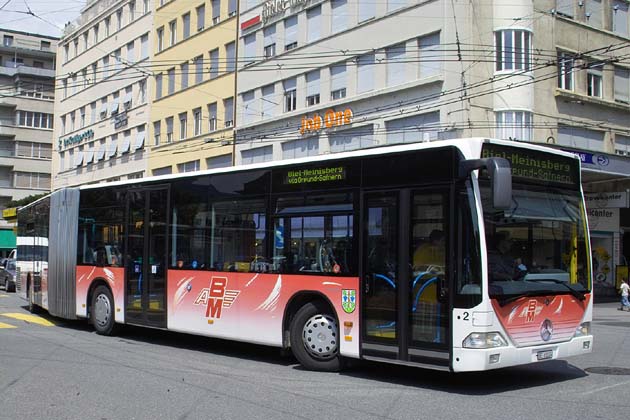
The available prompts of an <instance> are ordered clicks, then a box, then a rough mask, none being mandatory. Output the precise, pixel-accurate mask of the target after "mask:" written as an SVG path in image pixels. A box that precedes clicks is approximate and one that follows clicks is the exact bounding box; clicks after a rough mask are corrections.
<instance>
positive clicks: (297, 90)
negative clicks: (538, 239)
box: [235, 0, 630, 292]
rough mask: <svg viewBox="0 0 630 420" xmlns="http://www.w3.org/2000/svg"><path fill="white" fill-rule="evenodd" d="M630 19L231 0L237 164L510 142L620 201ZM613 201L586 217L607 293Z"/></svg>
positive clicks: (627, 169) (605, 13)
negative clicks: (536, 150) (571, 162)
mask: <svg viewBox="0 0 630 420" xmlns="http://www.w3.org/2000/svg"><path fill="white" fill-rule="evenodd" d="M629 25H630V21H629V15H628V4H627V2H625V1H622V0H580V1H578V0H556V1H539V0H536V1H534V2H529V1H520V0H517V1H514V0H510V1H507V0H493V1H491V2H484V3H474V4H469V3H461V2H455V3H453V2H450V1H446V0H435V1H421V0H386V1H382V2H374V1H370V0H351V1H350V0H324V1H321V0H306V1H305V0H295V1H290V2H282V1H276V0H269V1H265V2H257V1H255V0H243V1H242V3H241V8H240V25H239V39H238V42H239V47H238V50H239V54H238V57H239V65H238V84H237V105H236V120H237V122H238V125H237V131H236V145H235V161H236V163H237V164H242V163H254V162H264V161H270V160H278V159H286V158H292V157H305V156H313V155H318V154H324V153H335V152H339V151H344V150H352V149H359V148H366V147H373V146H379V145H384V144H393V143H405V142H418V141H432V140H436V139H445V138H459V137H469V136H487V137H498V138H506V139H507V138H511V139H515V140H521V141H532V142H541V143H545V144H549V145H551V146H554V147H559V148H562V149H565V150H569V151H573V152H574V153H577V154H578V155H580V157H581V158H582V161H583V163H584V171H583V174H582V177H583V181H584V188H585V190H586V191H588V192H593V193H594V194H603V193H606V192H608V193H617V192H623V193H624V194H625V192H626V190H627V189H628V188H630V180H629V179H628V174H630V159H628V157H627V156H628V155H630V153H629V152H630V150H629V149H628V148H629V147H630V137H628V136H629V134H630V105H629V104H630V100H629V99H628V98H630V91H629V89H630V60H629V59H628V54H630V43H629V42H628V41H629V38H628V34H629V33H630V29H629ZM595 201H596V202H598V203H601V202H603V201H602V200H595ZM619 202H620V201H617V204H615V205H619V204H618V203H619ZM625 203H626V204H625V208H621V209H620V208H617V209H616V210H613V211H612V212H591V216H592V218H593V220H592V221H591V224H592V225H593V224H596V225H598V226H599V227H600V229H604V230H598V231H593V238H594V245H595V247H596V248H597V249H599V250H600V251H601V252H600V253H601V254H602V258H601V259H600V260H601V262H602V264H601V265H600V266H599V268H600V270H599V271H598V272H596V279H597V281H596V285H597V288H598V289H601V288H603V289H605V290H607V291H608V292H610V291H611V290H614V289H613V287H614V284H615V282H616V278H615V275H614V271H615V266H616V265H618V264H621V263H623V254H624V253H625V254H626V255H627V256H628V257H630V236H628V234H626V233H625V232H626V230H627V231H629V232H630V213H629V212H628V209H627V199H626V202H625ZM600 213H603V214H605V215H608V214H611V213H612V214H614V215H615V216H613V218H612V219H613V220H605V221H601V223H594V222H595V221H596V220H595V219H596V218H597V214H600ZM622 242H623V244H626V243H627V247H623V246H619V245H620V243H622ZM604 262H605V263H606V264H604ZM604 266H606V269H605V270H604V269H603V268H604Z"/></svg>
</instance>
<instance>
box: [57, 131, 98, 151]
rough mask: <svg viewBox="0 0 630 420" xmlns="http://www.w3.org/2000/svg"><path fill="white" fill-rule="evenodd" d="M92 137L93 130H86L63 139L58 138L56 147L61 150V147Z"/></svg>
mask: <svg viewBox="0 0 630 420" xmlns="http://www.w3.org/2000/svg"><path fill="white" fill-rule="evenodd" d="M93 137H94V131H93V130H92V129H89V130H86V131H84V132H83V133H79V134H76V135H74V136H70V137H67V138H65V139H63V140H62V139H59V142H58V147H59V150H61V148H62V147H68V146H72V145H75V144H78V143H81V142H83V141H84V140H88V139H91V138H93Z"/></svg>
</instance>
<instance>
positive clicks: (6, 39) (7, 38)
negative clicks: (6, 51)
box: [2, 35, 13, 47]
mask: <svg viewBox="0 0 630 420" xmlns="http://www.w3.org/2000/svg"><path fill="white" fill-rule="evenodd" d="M2 45H4V46H5V47H11V46H12V45H13V36H11V35H4V36H3V37H2Z"/></svg>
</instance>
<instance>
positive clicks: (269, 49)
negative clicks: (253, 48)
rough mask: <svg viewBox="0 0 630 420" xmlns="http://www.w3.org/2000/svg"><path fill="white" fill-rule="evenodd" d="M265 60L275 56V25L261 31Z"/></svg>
mask: <svg viewBox="0 0 630 420" xmlns="http://www.w3.org/2000/svg"><path fill="white" fill-rule="evenodd" d="M263 36H264V41H263V42H264V54H265V58H271V57H273V56H274V55H276V25H271V26H268V27H266V28H265V29H264V30H263Z"/></svg>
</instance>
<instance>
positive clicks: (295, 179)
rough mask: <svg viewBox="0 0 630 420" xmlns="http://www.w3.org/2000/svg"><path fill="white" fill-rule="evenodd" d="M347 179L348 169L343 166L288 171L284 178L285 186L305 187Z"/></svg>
mask: <svg viewBox="0 0 630 420" xmlns="http://www.w3.org/2000/svg"><path fill="white" fill-rule="evenodd" d="M344 179H346V168H344V167H343V166H333V167H323V168H313V169H295V170H292V171H288V172H287V173H286V175H285V177H284V185H305V184H316V183H322V182H331V181H343V180H344Z"/></svg>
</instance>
